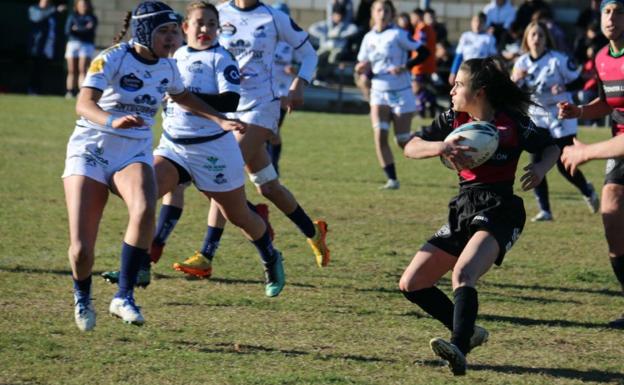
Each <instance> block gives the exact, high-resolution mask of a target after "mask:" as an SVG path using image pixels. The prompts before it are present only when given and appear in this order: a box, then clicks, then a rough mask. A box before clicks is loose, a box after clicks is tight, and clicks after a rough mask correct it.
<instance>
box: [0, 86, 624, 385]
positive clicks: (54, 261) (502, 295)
mask: <svg viewBox="0 0 624 385" xmlns="http://www.w3.org/2000/svg"><path fill="white" fill-rule="evenodd" d="M73 108H74V107H73V103H72V102H71V101H66V100H64V99H61V98H48V97H22V96H7V95H2V96H0V135H1V138H2V139H1V140H0V178H1V180H2V182H1V183H0V237H1V242H0V289H1V290H0V384H113V383H119V384H122V383H124V384H245V385H249V384H297V385H299V384H449V383H458V384H564V383H565V384H568V383H570V384H580V383H597V384H605V383H611V384H617V383H619V384H622V383H624V369H623V365H622V356H623V355H624V345H623V344H622V336H623V334H622V332H621V331H613V330H608V329H605V328H604V327H603V326H604V325H605V323H606V322H607V321H609V320H610V319H612V318H613V317H614V316H616V315H618V314H619V313H620V312H621V311H622V310H623V306H622V299H621V296H620V294H619V292H618V285H617V284H616V280H615V278H614V277H613V274H612V272H611V269H610V266H609V264H608V261H607V257H606V243H605V241H604V238H603V235H602V226H601V222H600V217H599V216H598V215H590V214H589V213H588V210H587V207H586V206H585V204H584V202H583V201H582V199H581V196H580V195H579V194H578V193H577V192H576V191H575V190H574V188H573V187H572V186H571V185H570V184H568V183H567V182H565V181H564V179H563V178H562V177H561V176H560V175H558V174H557V172H556V171H554V172H551V174H550V177H549V183H550V190H551V198H552V199H551V200H552V206H553V211H554V215H555V219H556V220H555V222H553V223H539V224H535V223H530V222H529V223H527V225H526V227H525V231H524V233H523V235H522V237H521V238H520V241H519V242H518V243H517V244H516V246H515V247H514V248H513V250H512V251H511V252H510V253H509V254H508V255H507V257H506V259H505V262H504V264H503V266H502V267H500V268H494V269H492V270H491V271H490V272H489V273H488V274H487V275H486V276H485V277H484V279H483V280H482V281H481V282H480V284H479V287H478V288H479V294H480V297H479V298H480V309H479V310H480V314H479V319H478V322H479V323H480V324H482V325H483V326H485V327H486V328H488V330H489V331H490V333H491V336H490V337H491V339H490V342H489V343H488V344H487V345H485V346H484V347H481V348H479V349H477V350H475V351H474V353H472V354H471V355H470V356H469V361H470V368H469V372H468V375H467V376H466V377H465V378H453V377H452V376H451V375H450V372H449V371H448V370H447V369H446V368H445V367H442V366H440V363H439V361H437V360H435V358H434V356H433V354H432V353H431V352H430V350H429V347H428V341H429V339H430V338H432V337H436V336H442V337H446V336H447V332H446V331H445V330H444V329H443V327H442V326H441V325H439V324H438V323H437V322H435V321H434V320H432V319H431V318H430V317H428V316H425V315H424V314H423V313H422V312H421V311H420V310H419V309H418V308H416V307H415V306H413V305H412V304H410V303H409V302H407V301H406V300H405V299H404V298H403V296H402V295H401V294H400V293H399V292H398V291H397V281H398V279H399V276H400V274H401V272H402V271H403V268H404V267H405V266H406V265H407V264H408V262H409V261H410V259H411V257H412V256H413V254H414V253H415V252H416V251H417V250H418V248H419V246H420V245H421V244H422V243H423V241H424V240H425V239H426V238H428V237H429V236H430V235H431V234H432V232H434V231H435V230H436V229H437V228H438V227H439V226H440V225H441V224H442V223H443V222H444V220H445V215H446V204H447V202H448V200H449V198H450V197H451V196H452V195H453V194H454V193H455V192H456V190H457V187H456V176H455V175H454V174H453V173H452V172H450V171H448V170H447V169H445V168H444V167H443V166H442V165H441V164H440V162H439V160H437V159H431V160H425V161H413V160H406V159H404V158H403V157H401V156H400V155H399V154H398V152H397V168H398V172H399V176H400V178H401V183H402V185H401V189H400V190H398V191H379V190H378V189H377V188H378V187H379V186H380V185H381V184H382V183H383V182H384V178H383V175H382V172H381V171H380V169H379V167H378V166H377V164H376V160H375V156H374V150H373V144H372V135H371V128H370V125H369V121H368V117H366V116H355V115H332V114H321V113H303V112H297V113H294V114H293V115H291V116H289V117H288V118H287V121H286V124H285V127H284V130H283V133H284V134H283V137H284V152H283V161H282V163H281V167H282V174H283V178H282V180H283V182H284V184H285V185H286V186H288V187H289V189H290V190H291V191H293V192H294V193H295V195H296V196H297V198H298V200H299V202H300V203H301V205H302V206H303V207H304V208H305V209H306V211H307V212H308V213H310V214H311V216H313V217H323V218H325V219H326V220H327V221H328V222H329V225H330V231H331V232H330V236H329V242H330V247H331V250H332V256H333V260H332V263H331V265H330V266H329V267H328V268H326V269H323V270H321V269H317V268H316V267H315V264H314V260H313V256H312V255H311V251H310V250H309V249H308V247H307V245H306V243H305V240H304V239H303V238H302V236H301V235H300V234H299V233H298V231H297V230H296V228H295V227H294V226H293V225H292V224H291V223H290V222H289V221H288V220H287V219H286V218H285V217H284V216H281V215H278V214H277V210H276V209H273V215H272V222H273V226H274V227H275V229H276V231H277V238H276V241H275V244H276V246H277V247H278V248H279V249H281V250H282V251H283V253H284V256H285V266H286V274H287V286H286V288H285V290H284V292H283V293H282V294H281V295H280V296H279V297H278V298H274V299H268V298H265V296H264V290H263V283H262V279H263V278H262V271H261V268H260V264H259V261H258V257H257V255H256V252H255V249H254V248H253V247H252V246H251V245H250V244H249V243H248V242H245V241H244V240H243V237H242V236H241V234H240V233H239V232H238V231H237V230H236V229H234V228H232V227H231V226H230V227H229V228H228V230H227V231H226V233H225V236H224V239H223V242H222V244H221V248H220V250H219V253H218V256H217V258H216V260H215V272H214V276H213V278H212V279H210V280H203V281H192V280H187V279H185V278H184V277H182V276H181V275H180V274H178V273H177V272H174V271H172V270H171V268H170V266H171V264H172V262H174V261H175V260H179V259H182V258H185V257H187V256H189V255H190V254H191V253H192V252H193V250H194V249H196V248H198V247H199V246H200V244H201V240H202V237H203V232H204V229H205V214H206V209H207V202H206V200H205V199H204V198H203V197H202V196H201V195H200V194H198V193H197V192H196V191H193V189H189V192H188V193H187V209H186V211H185V212H184V214H183V217H182V219H181V221H180V223H179V224H178V227H177V228H176V231H175V232H174V234H173V235H172V237H171V238H170V240H169V243H168V245H167V248H166V249H165V254H164V256H163V259H162V260H161V262H160V263H159V264H158V265H156V266H155V268H154V271H155V273H156V279H154V281H153V283H152V285H151V286H150V287H149V288H148V289H147V290H145V291H143V290H139V291H138V292H137V302H138V303H139V304H140V305H142V306H143V313H144V315H145V317H146V319H147V324H146V325H145V326H144V327H142V328H138V327H134V326H127V325H124V324H122V323H121V322H120V321H118V320H116V319H113V318H110V317H109V316H108V315H107V307H108V303H109V301H110V299H111V296H112V295H113V293H114V291H115V287H113V286H111V285H109V284H107V283H105V282H103V281H102V280H100V279H99V278H98V277H95V278H94V284H93V296H94V304H95V307H96V310H97V312H98V324H97V327H96V329H95V330H94V331H93V332H91V333H80V332H79V331H78V330H77V328H76V327H75V325H74V322H73V309H72V286H71V279H70V275H69V267H68V262H67V257H66V250H67V245H68V235H67V223H66V222H67V218H66V212H65V204H64V196H63V190H62V184H61V179H60V175H61V173H62V170H63V164H64V154H65V145H66V142H67V139H68V137H69V135H70V133H71V132H72V130H73V120H74V112H73ZM423 123H424V122H419V121H415V122H414V127H417V126H418V125H419V124H423ZM608 136H609V133H608V130H597V129H584V130H582V132H581V134H580V137H581V139H582V140H585V141H597V140H601V139H604V138H607V137H608ZM525 163H526V158H524V159H523V160H522V162H521V164H525ZM603 167H604V162H593V163H590V164H588V165H586V166H584V167H583V171H584V172H585V173H586V175H587V176H588V177H589V179H590V180H591V181H593V182H594V184H595V185H596V186H600V185H601V181H602V178H603ZM247 191H248V195H249V197H250V199H251V200H252V201H254V202H259V201H260V200H261V199H260V197H259V196H258V195H257V194H256V193H255V191H254V190H253V189H252V188H248V190H247ZM519 195H521V196H522V197H523V198H524V199H525V205H526V207H527V213H528V215H533V214H535V212H536V210H537V209H536V205H535V201H534V199H533V196H532V194H531V193H519ZM126 220H127V215H126V212H125V208H124V205H123V204H122V202H121V201H120V200H119V199H117V198H115V197H111V199H110V200H109V204H108V206H107V208H106V212H105V216H104V219H103V221H102V224H101V228H100V234H99V238H98V243H97V250H96V255H97V256H96V262H95V271H96V272H101V271H104V270H109V269H114V268H116V267H117V265H118V252H119V249H120V243H121V239H122V235H123V232H124V228H125V224H126ZM441 287H442V288H443V289H444V290H445V291H447V292H450V284H449V281H448V279H444V280H443V281H442V283H441Z"/></svg>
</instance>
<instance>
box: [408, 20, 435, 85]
mask: <svg viewBox="0 0 624 385" xmlns="http://www.w3.org/2000/svg"><path fill="white" fill-rule="evenodd" d="M413 38H414V40H416V41H420V42H422V43H423V44H424V45H425V47H427V49H428V50H429V56H428V57H427V59H425V61H424V62H422V63H420V64H418V65H416V66H414V67H413V68H412V74H414V75H423V74H426V75H431V74H432V73H434V72H435V71H436V57H435V52H436V33H435V30H434V29H433V28H432V27H431V26H429V25H427V24H425V23H424V22H422V21H421V22H420V23H418V24H417V25H416V26H415V27H414V35H413ZM413 56H416V53H413V54H412V57H413Z"/></svg>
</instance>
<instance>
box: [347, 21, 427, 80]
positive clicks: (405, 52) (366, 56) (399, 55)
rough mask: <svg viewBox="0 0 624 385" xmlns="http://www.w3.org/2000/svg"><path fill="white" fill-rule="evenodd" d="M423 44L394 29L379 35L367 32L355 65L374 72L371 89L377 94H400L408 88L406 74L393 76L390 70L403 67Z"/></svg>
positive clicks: (408, 76) (387, 29) (371, 31)
mask: <svg viewBox="0 0 624 385" xmlns="http://www.w3.org/2000/svg"><path fill="white" fill-rule="evenodd" d="M421 45H422V44H421V43H420V42H417V41H415V40H413V39H412V38H411V36H409V34H408V33H407V32H406V31H405V30H403V29H401V28H398V27H396V26H394V25H391V26H389V27H387V28H386V29H384V30H383V31H381V32H377V31H375V30H374V29H372V30H370V31H369V32H368V33H367V34H366V35H365V36H364V39H363V40H362V45H361V46H360V52H359V53H358V57H357V59H358V61H360V62H369V63H370V64H371V69H372V71H373V78H372V80H371V88H372V89H374V90H377V91H399V90H402V89H405V88H410V87H411V80H410V73H409V71H403V72H401V73H400V74H398V75H393V74H391V73H390V72H389V71H390V70H391V69H392V68H396V67H401V66H404V65H405V63H407V60H408V58H409V57H410V56H411V55H410V54H411V51H415V50H417V49H418V48H420V46H421Z"/></svg>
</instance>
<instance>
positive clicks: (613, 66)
mask: <svg viewBox="0 0 624 385" xmlns="http://www.w3.org/2000/svg"><path fill="white" fill-rule="evenodd" d="M595 60H596V72H597V73H598V81H599V87H598V90H599V92H600V98H601V99H602V100H604V101H606V102H607V104H609V106H611V108H613V112H612V113H611V117H612V119H611V132H612V134H613V136H616V135H620V134H624V56H620V57H613V56H611V53H610V52H609V45H608V44H607V45H606V46H604V47H603V48H602V49H601V50H600V51H598V53H597V54H596V59H595Z"/></svg>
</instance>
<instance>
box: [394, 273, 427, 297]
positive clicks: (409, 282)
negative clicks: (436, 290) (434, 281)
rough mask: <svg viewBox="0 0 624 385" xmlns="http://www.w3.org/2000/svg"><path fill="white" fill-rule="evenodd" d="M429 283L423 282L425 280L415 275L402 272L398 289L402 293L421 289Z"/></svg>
mask: <svg viewBox="0 0 624 385" xmlns="http://www.w3.org/2000/svg"><path fill="white" fill-rule="evenodd" d="M429 286H431V285H427V284H425V282H424V281H423V280H421V279H418V278H417V277H413V276H407V275H405V274H403V276H402V277H401V279H400V280H399V290H401V292H403V293H409V292H412V291H416V290H421V289H425V288H427V287H429Z"/></svg>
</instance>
